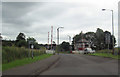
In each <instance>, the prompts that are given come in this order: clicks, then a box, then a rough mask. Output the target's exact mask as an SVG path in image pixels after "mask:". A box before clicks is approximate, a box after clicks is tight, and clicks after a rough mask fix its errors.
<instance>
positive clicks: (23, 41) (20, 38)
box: [16, 33, 27, 47]
mask: <svg viewBox="0 0 120 77" xmlns="http://www.w3.org/2000/svg"><path fill="white" fill-rule="evenodd" d="M16 46H18V47H27V42H26V39H25V34H24V33H19V35H18V36H17V38H16Z"/></svg>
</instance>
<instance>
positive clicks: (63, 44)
mask: <svg viewBox="0 0 120 77" xmlns="http://www.w3.org/2000/svg"><path fill="white" fill-rule="evenodd" d="M61 48H62V50H63V51H69V49H70V44H69V42H65V41H63V42H62V44H61Z"/></svg>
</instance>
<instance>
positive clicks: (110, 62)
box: [40, 54, 118, 75]
mask: <svg viewBox="0 0 120 77" xmlns="http://www.w3.org/2000/svg"><path fill="white" fill-rule="evenodd" d="M60 55H61V58H60V60H59V61H58V62H57V63H56V64H54V65H53V66H52V67H51V68H50V69H48V70H47V71H44V72H42V73H41V74H40V75H118V60H115V59H111V58H103V57H97V56H88V55H79V54H60Z"/></svg>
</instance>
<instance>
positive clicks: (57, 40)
mask: <svg viewBox="0 0 120 77" xmlns="http://www.w3.org/2000/svg"><path fill="white" fill-rule="evenodd" d="M60 28H64V27H58V28H57V44H58V45H59V29H60ZM58 54H59V53H58Z"/></svg>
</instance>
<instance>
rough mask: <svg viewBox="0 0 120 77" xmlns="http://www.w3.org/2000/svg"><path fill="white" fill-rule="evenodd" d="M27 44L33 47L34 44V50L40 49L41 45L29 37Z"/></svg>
mask: <svg viewBox="0 0 120 77" xmlns="http://www.w3.org/2000/svg"><path fill="white" fill-rule="evenodd" d="M27 43H28V44H29V45H30V46H31V45H32V44H33V45H34V49H40V46H39V44H38V43H37V42H36V39H35V38H33V37H28V38H27Z"/></svg>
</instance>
